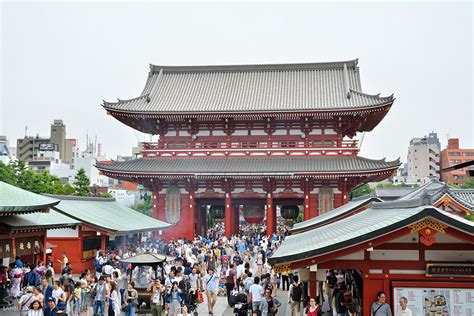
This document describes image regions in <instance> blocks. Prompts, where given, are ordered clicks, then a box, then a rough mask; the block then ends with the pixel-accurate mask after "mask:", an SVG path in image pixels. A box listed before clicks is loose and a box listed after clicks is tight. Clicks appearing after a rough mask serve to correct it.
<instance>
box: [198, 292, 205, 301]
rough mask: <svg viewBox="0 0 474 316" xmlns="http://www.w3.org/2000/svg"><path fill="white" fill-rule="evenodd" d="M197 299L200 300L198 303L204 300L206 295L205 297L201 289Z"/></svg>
mask: <svg viewBox="0 0 474 316" xmlns="http://www.w3.org/2000/svg"><path fill="white" fill-rule="evenodd" d="M197 301H198V303H202V302H204V297H203V295H202V291H201V290H199V291H198V292H197Z"/></svg>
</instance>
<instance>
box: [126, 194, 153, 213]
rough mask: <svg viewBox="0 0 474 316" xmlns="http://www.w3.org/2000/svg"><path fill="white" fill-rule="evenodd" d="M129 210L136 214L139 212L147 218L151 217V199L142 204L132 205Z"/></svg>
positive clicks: (140, 202)
mask: <svg viewBox="0 0 474 316" xmlns="http://www.w3.org/2000/svg"><path fill="white" fill-rule="evenodd" d="M148 196H150V195H148ZM131 208H132V209H134V210H135V211H137V212H140V213H142V214H145V215H147V216H151V215H152V211H153V205H152V202H151V198H148V199H146V200H145V201H143V202H142V201H139V202H138V203H136V204H135V205H133V206H132V207H131Z"/></svg>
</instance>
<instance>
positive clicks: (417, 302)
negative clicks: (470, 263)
mask: <svg viewBox="0 0 474 316" xmlns="http://www.w3.org/2000/svg"><path fill="white" fill-rule="evenodd" d="M402 296H404V297H406V298H407V299H408V307H409V308H410V309H411V311H412V313H413V315H420V316H468V315H469V316H472V315H474V289H456V288H453V289H450V288H415V287H396V288H394V289H393V298H394V306H395V313H394V314H395V315H398V313H399V312H400V311H401V307H400V304H399V303H398V302H399V301H400V298H401V297H402Z"/></svg>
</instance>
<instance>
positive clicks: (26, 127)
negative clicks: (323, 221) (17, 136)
mask: <svg viewBox="0 0 474 316" xmlns="http://www.w3.org/2000/svg"><path fill="white" fill-rule="evenodd" d="M27 132H28V125H25V138H26V135H27Z"/></svg>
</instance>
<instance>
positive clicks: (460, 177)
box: [453, 174, 464, 180]
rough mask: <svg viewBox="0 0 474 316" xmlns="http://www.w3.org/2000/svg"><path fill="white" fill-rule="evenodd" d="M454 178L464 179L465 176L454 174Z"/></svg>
mask: <svg viewBox="0 0 474 316" xmlns="http://www.w3.org/2000/svg"><path fill="white" fill-rule="evenodd" d="M453 179H454V180H462V179H464V176H461V175H457V174H455V175H453Z"/></svg>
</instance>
